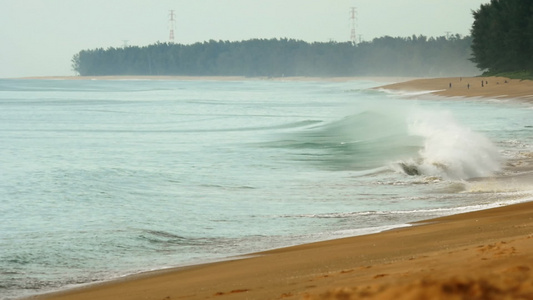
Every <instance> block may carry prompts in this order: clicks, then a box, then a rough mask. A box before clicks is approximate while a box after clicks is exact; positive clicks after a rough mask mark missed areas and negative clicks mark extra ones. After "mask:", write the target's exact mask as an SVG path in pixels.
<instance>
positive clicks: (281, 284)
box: [38, 77, 533, 300]
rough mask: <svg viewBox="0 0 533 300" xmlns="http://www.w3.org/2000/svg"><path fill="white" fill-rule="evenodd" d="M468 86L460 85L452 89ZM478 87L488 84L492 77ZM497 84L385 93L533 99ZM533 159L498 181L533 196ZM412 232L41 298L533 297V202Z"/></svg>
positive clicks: (421, 83) (522, 85)
mask: <svg viewBox="0 0 533 300" xmlns="http://www.w3.org/2000/svg"><path fill="white" fill-rule="evenodd" d="M466 80H469V79H466V78H462V79H461V80H460V79H459V78H457V81H458V82H459V83H457V82H456V81H453V82H452V88H451V89H454V88H456V89H459V88H460V84H461V82H466ZM471 80H475V81H477V82H479V84H481V80H482V79H481V78H478V77H476V78H474V79H471ZM487 80H490V81H489V83H488V85H489V86H492V85H494V86H499V87H500V88H499V89H493V90H492V92H491V93H490V94H480V93H487V91H488V89H485V90H479V91H477V94H466V93H465V90H466V92H468V91H472V92H474V91H476V90H477V89H481V87H478V88H474V87H473V86H471V89H470V90H469V89H463V90H462V94H461V93H459V92H458V93H455V92H456V91H455V90H454V91H453V93H452V92H451V91H448V90H447V89H446V87H449V86H448V84H449V82H451V81H452V80H451V79H446V78H445V79H430V80H427V79H423V80H416V81H410V82H404V83H401V84H397V85H393V86H386V87H384V88H387V89H401V90H418V91H428V90H439V91H438V92H435V93H436V94H437V95H446V96H472V97H480V96H483V97H492V98H498V97H521V98H524V99H527V98H528V96H530V95H533V85H532V83H531V82H530V81H525V82H509V81H510V80H508V83H507V86H506V85H505V83H504V82H503V81H504V80H505V79H503V81H502V79H496V78H488V79H487ZM492 80H494V82H493V81H492ZM472 82H473V81H472ZM495 82H499V83H495ZM473 84H474V83H472V85H473ZM442 85H444V87H443V88H441V86H442ZM484 85H485V84H484ZM454 86H455V87H454ZM511 87H513V88H511ZM514 87H516V88H514ZM483 88H484V87H483ZM530 88H531V93H529V94H528V92H527V91H528V90H529V89H530ZM451 89H450V90H451ZM446 93H447V94H446ZM468 93H469V92H468ZM532 161H533V154H532V153H524V157H523V159H521V160H517V161H513V162H509V163H508V165H507V168H508V171H510V172H515V173H516V175H515V176H511V177H506V178H504V179H495V180H499V181H498V182H500V183H501V184H505V185H507V184H511V183H512V184H516V185H519V186H523V187H525V188H526V189H527V188H530V190H533V188H531V186H532V185H533V175H532V174H533V173H532V170H533V162H532ZM506 182H507V183H506ZM532 200H533V199H532ZM412 225H413V226H411V227H406V228H401V229H396V230H391V231H386V232H382V233H378V234H372V235H365V236H357V237H352V238H345V239H338V240H332V241H325V242H318V243H312V244H306V245H300V246H295V247H289V248H283V249H277V250H272V251H266V252H262V253H256V254H253V255H251V256H249V257H247V258H242V259H235V260H230V261H225V262H218V263H211V264H204V265H196V266H190V267H185V268H176V269H170V270H164V271H158V272H150V273H144V274H141V275H137V276H130V277H127V278H124V279H121V280H117V281H111V282H106V283H102V284H96V285H91V286H87V287H84V288H79V289H75V290H69V291H65V292H61V293H56V294H49V295H43V296H40V297H38V299H80V300H81V299H104V300H106V299H161V300H163V299H165V300H168V299H221V300H222V299H395V300H398V299H533V202H527V203H521V204H516V205H510V206H505V207H498V208H494V209H488V210H482V211H477V212H470V213H466V214H458V215H453V216H448V217H443V218H438V219H433V220H428V221H424V222H419V223H416V224H412Z"/></svg>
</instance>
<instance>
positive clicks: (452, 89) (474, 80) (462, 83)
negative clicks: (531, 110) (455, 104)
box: [374, 77, 533, 103]
mask: <svg viewBox="0 0 533 300" xmlns="http://www.w3.org/2000/svg"><path fill="white" fill-rule="evenodd" d="M374 89H379V90H392V91H404V92H424V93H423V94H432V95H436V96H444V97H448V98H450V97H461V98H475V97H477V98H487V99H491V98H492V99H516V100H520V101H525V102H529V103H533V81H531V80H520V79H509V78H506V77H446V78H424V79H414V80H409V81H404V82H398V83H393V84H388V85H384V86H380V87H377V88H374ZM415 96H416V94H415Z"/></svg>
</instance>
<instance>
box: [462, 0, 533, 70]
mask: <svg viewBox="0 0 533 300" xmlns="http://www.w3.org/2000/svg"><path fill="white" fill-rule="evenodd" d="M473 14H474V23H473V25H472V29H471V34H472V52H473V58H472V61H473V62H474V63H476V65H477V67H478V68H479V69H481V70H486V71H487V72H488V73H493V74H496V73H501V72H518V71H526V72H533V1H531V0H505V1H501V0H492V1H491V2H490V3H487V4H483V5H481V7H480V8H479V10H477V11H474V12H473Z"/></svg>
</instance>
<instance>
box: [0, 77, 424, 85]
mask: <svg viewBox="0 0 533 300" xmlns="http://www.w3.org/2000/svg"><path fill="white" fill-rule="evenodd" d="M4 79H19V80H163V81H165V80H166V81H195V80H202V81H254V80H256V81H257V80H259V81H261V80H271V81H326V82H349V81H356V80H370V81H375V82H383V83H390V82H404V81H409V80H413V79H414V77H401V76H390V77H389V76H361V77H357V76H356V77H353V76H348V77H342V76H337V77H335V76H334V77H311V76H292V77H264V76H258V77H246V76H189V75H183V76H177V75H176V76H175V75H172V76H140V75H133V76H130V75H120V76H116V75H113V76H31V77H20V78H4Z"/></svg>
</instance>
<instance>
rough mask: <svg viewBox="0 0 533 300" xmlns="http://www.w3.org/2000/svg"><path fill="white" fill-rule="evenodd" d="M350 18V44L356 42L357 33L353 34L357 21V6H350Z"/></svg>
mask: <svg viewBox="0 0 533 300" xmlns="http://www.w3.org/2000/svg"><path fill="white" fill-rule="evenodd" d="M350 20H351V21H352V32H351V34H350V41H352V44H354V45H355V44H357V35H356V34H355V26H356V23H357V8H355V7H352V8H350Z"/></svg>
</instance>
